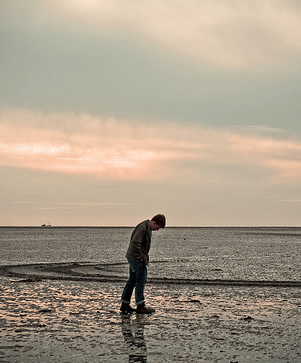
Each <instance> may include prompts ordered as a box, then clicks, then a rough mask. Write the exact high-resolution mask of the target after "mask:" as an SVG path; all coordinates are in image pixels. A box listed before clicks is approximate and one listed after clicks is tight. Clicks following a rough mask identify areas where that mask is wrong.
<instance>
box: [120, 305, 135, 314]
mask: <svg viewBox="0 0 301 363" xmlns="http://www.w3.org/2000/svg"><path fill="white" fill-rule="evenodd" d="M120 311H121V312H122V313H124V314H130V313H133V312H134V311H136V309H133V308H132V307H131V305H130V304H125V303H122V304H121V307H120Z"/></svg>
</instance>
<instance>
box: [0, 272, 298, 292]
mask: <svg viewBox="0 0 301 363" xmlns="http://www.w3.org/2000/svg"><path fill="white" fill-rule="evenodd" d="M51 272H53V270H52V271H51ZM61 272H62V271H61ZM0 273H2V274H3V275H6V276H8V277H15V278H16V277H17V278H24V277H25V278H26V279H22V280H14V281H12V282H38V281H42V280H58V281H60V280H62V281H88V282H104V283H112V282H122V283H124V282H125V280H126V277H123V276H114V275H113V276H106V275H102V276H100V275H98V276H85V275H84V274H76V273H70V271H66V272H65V274H64V273H62V274H60V275H59V276H58V275H49V274H43V272H42V273H41V271H36V273H20V272H13V271H10V270H9V269H7V268H3V267H2V268H0ZM148 283H149V284H159V285H171V284H173V285H199V286H201V285H212V286H214V285H215V286H241V287H248V286H257V287H297V288H300V287H301V281H269V280H257V281H256V280H219V279H215V280H209V279H204V280H202V279H177V278H165V277H164V278H148Z"/></svg>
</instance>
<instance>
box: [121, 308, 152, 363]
mask: <svg viewBox="0 0 301 363" xmlns="http://www.w3.org/2000/svg"><path fill="white" fill-rule="evenodd" d="M145 318H146V317H145V316H143V315H140V314H137V315H136V314H135V315H132V314H121V320H122V324H121V329H122V334H123V337H124V340H125V342H126V344H127V347H128V353H129V362H130V363H133V362H143V363H146V362H147V348H146V344H145V341H144V325H145Z"/></svg>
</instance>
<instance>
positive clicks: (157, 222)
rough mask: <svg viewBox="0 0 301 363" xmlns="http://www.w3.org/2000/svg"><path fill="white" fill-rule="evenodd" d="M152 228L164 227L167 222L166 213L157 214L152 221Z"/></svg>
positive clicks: (154, 229) (155, 229) (153, 229)
mask: <svg viewBox="0 0 301 363" xmlns="http://www.w3.org/2000/svg"><path fill="white" fill-rule="evenodd" d="M150 222H151V223H150V229H151V230H152V231H157V230H158V229H160V228H164V227H165V224H166V218H165V216H164V214H156V215H155V216H154V217H153V218H152V219H151V221H150Z"/></svg>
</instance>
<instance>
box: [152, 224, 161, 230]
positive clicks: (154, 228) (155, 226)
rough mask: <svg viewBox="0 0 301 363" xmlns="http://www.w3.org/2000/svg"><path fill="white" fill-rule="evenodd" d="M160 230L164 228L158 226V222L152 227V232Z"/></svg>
mask: <svg viewBox="0 0 301 363" xmlns="http://www.w3.org/2000/svg"><path fill="white" fill-rule="evenodd" d="M160 228H162V227H161V226H160V225H159V224H157V223H156V222H154V223H153V224H152V226H151V230H152V231H158V230H159V229H160Z"/></svg>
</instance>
